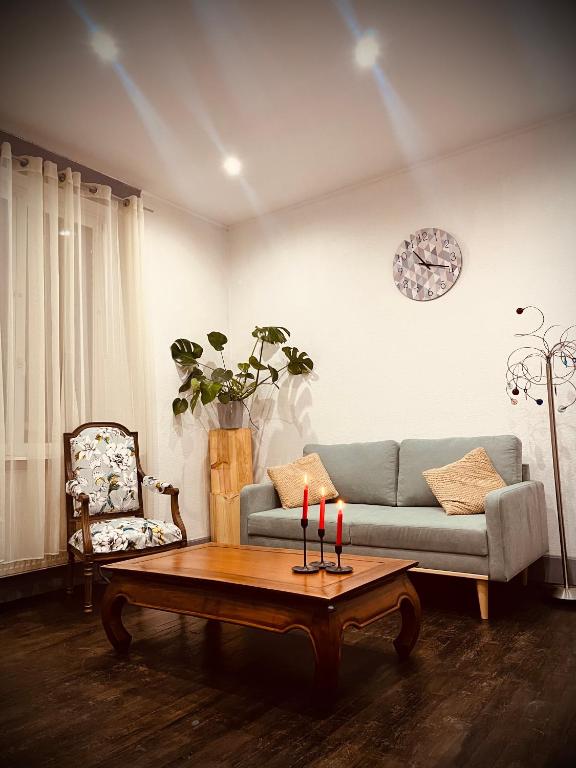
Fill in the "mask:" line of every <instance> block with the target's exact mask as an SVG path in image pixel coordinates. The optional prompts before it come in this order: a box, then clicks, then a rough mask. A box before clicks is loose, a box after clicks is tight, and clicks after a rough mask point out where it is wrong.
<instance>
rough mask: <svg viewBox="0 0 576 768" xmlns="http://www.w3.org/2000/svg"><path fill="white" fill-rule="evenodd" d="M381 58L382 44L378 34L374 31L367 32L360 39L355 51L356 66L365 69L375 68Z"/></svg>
mask: <svg viewBox="0 0 576 768" xmlns="http://www.w3.org/2000/svg"><path fill="white" fill-rule="evenodd" d="M379 56H380V43H379V42H378V38H377V37H376V33H375V32H372V31H368V32H365V33H364V34H363V35H361V37H359V38H358V42H357V43H356V48H355V49H354V58H355V59H356V64H358V66H359V67H362V68H363V69H368V68H369V67H373V66H374V64H376V62H377V61H378V57H379Z"/></svg>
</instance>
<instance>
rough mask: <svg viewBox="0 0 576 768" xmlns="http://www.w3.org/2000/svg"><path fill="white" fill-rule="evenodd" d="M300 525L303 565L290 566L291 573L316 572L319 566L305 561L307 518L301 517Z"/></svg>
mask: <svg viewBox="0 0 576 768" xmlns="http://www.w3.org/2000/svg"><path fill="white" fill-rule="evenodd" d="M300 525H301V526H302V533H303V534H304V565H293V566H292V573H318V571H319V570H320V568H319V567H318V566H317V565H314V564H313V563H310V565H308V563H307V562H306V528H308V519H304V518H302V519H301V520H300Z"/></svg>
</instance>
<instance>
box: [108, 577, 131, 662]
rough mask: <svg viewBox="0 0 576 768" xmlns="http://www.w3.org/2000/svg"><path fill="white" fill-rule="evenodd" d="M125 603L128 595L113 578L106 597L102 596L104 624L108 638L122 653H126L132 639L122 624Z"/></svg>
mask: <svg viewBox="0 0 576 768" xmlns="http://www.w3.org/2000/svg"><path fill="white" fill-rule="evenodd" d="M125 603H126V596H125V595H123V594H122V593H121V592H120V591H119V589H118V587H117V586H116V585H115V584H114V581H113V580H112V581H111V582H110V584H108V586H107V587H106V591H105V592H104V597H103V598H102V608H101V615H102V624H103V626H104V630H105V632H106V634H107V636H108V640H110V642H111V643H112V645H113V646H114V648H116V650H117V651H120V652H121V653H125V652H126V651H127V650H128V648H129V647H130V641H131V640H132V635H131V634H130V633H129V632H128V631H127V629H126V627H125V626H124V624H122V608H123V607H124V604H125Z"/></svg>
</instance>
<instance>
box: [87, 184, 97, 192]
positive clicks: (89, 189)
mask: <svg viewBox="0 0 576 768" xmlns="http://www.w3.org/2000/svg"><path fill="white" fill-rule="evenodd" d="M88 192H91V193H92V194H93V195H95V194H96V192H98V187H97V186H96V185H95V184H93V185H92V186H91V187H88Z"/></svg>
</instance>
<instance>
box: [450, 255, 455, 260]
mask: <svg viewBox="0 0 576 768" xmlns="http://www.w3.org/2000/svg"><path fill="white" fill-rule="evenodd" d="M450 259H451V261H456V254H455V253H451V254H450Z"/></svg>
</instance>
